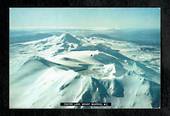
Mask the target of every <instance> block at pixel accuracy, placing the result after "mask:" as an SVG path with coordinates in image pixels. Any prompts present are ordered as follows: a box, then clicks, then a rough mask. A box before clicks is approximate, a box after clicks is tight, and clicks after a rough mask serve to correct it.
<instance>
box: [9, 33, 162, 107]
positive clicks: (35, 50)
mask: <svg viewBox="0 0 170 116" xmlns="http://www.w3.org/2000/svg"><path fill="white" fill-rule="evenodd" d="M60 102H111V107H110V106H108V107H103V108H160V49H158V48H157V47H155V46H150V45H138V44H136V43H131V42H127V41H118V40H114V39H106V38H103V37H93V36H91V37H84V38H80V37H78V36H76V35H73V34H71V33H63V34H61V35H60V36H58V35H53V36H50V37H47V38H43V39H40V40H34V41H28V42H20V43H12V44H10V108H87V109H90V108H92V109H93V108H101V107H94V106H93V107H92V106H91V107H87V106H86V107H85V106H84V107H83V106H82V107H66V106H60Z"/></svg>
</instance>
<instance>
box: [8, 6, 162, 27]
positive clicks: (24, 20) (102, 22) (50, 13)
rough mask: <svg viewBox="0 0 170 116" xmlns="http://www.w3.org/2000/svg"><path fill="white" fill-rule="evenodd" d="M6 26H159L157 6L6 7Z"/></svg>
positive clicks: (158, 9)
mask: <svg viewBox="0 0 170 116" xmlns="http://www.w3.org/2000/svg"><path fill="white" fill-rule="evenodd" d="M9 15H10V29H27V28H40V29H42V28H45V29H47V28H79V29H110V28H118V29H122V28H160V8H10V14H9Z"/></svg>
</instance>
